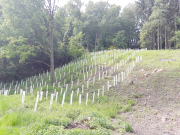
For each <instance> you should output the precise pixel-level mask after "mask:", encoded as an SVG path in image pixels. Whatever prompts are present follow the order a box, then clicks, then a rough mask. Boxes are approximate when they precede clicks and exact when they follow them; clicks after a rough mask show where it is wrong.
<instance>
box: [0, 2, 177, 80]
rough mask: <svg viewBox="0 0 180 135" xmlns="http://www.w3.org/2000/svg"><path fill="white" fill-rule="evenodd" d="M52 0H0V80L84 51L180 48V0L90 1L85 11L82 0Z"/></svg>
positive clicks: (35, 70) (40, 69)
mask: <svg viewBox="0 0 180 135" xmlns="http://www.w3.org/2000/svg"><path fill="white" fill-rule="evenodd" d="M50 1H51V2H52V5H51V2H50ZM54 2H57V0H0V82H6V81H11V80H18V79H22V78H25V77H28V76H31V75H34V74H38V73H42V72H43V71H47V70H49V69H50V67H51V65H52V61H53V62H54V66H55V68H56V67H58V66H62V65H63V64H65V63H67V62H69V61H71V60H73V59H76V58H78V57H80V56H81V55H82V54H83V53H85V52H89V51H99V50H105V49H114V48H122V49H126V48H139V47H140V46H141V47H146V48H148V49H170V48H178V47H180V18H179V17H180V1H179V0H137V1H136V2H135V3H134V4H130V5H128V6H127V7H125V8H124V9H123V11H122V10H121V7H120V6H117V5H111V4H109V3H108V2H97V3H94V2H91V1H90V2H89V3H88V4H87V5H86V8H85V10H82V6H83V3H82V2H81V0H69V2H68V3H67V4H66V5H65V6H63V7H58V5H57V4H55V6H54V5H53V3H54ZM48 3H49V6H48V5H47V4H48ZM59 3H60V2H59ZM52 9H53V10H52ZM52 32H53V34H52ZM52 39H53V40H52ZM52 44H53V47H54V48H53V51H51V49H52V48H51V47H52V46H51V45H52ZM52 52H53V55H54V60H53V59H50V57H51V56H52ZM51 58H52V57H51ZM51 69H52V68H51ZM52 76H53V75H52ZM52 78H53V77H52Z"/></svg>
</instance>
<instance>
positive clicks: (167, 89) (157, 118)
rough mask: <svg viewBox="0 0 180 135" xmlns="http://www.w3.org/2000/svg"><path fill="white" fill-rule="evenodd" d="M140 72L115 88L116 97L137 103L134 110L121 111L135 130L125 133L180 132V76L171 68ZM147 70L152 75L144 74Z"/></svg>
mask: <svg viewBox="0 0 180 135" xmlns="http://www.w3.org/2000/svg"><path fill="white" fill-rule="evenodd" d="M137 71H138V72H136V73H133V74H130V76H129V77H128V78H126V80H125V82H123V83H121V84H118V85H117V86H116V87H115V90H116V92H117V97H119V98H122V99H131V100H133V101H135V104H136V105H135V107H134V109H133V111H131V112H127V113H120V114H119V117H120V119H124V120H126V121H128V122H130V123H131V124H132V128H133V130H134V132H133V133H124V134H125V135H180V111H179V110H180V100H179V99H180V84H179V79H180V76H179V75H177V74H173V73H172V72H173V71H168V70H163V72H154V73H152V71H144V70H140V69H139V70H137ZM146 72H149V73H150V74H151V75H150V76H148V77H146V76H144V73H146ZM132 81H133V83H132Z"/></svg>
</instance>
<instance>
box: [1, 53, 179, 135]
mask: <svg viewBox="0 0 180 135" xmlns="http://www.w3.org/2000/svg"><path fill="white" fill-rule="evenodd" d="M133 52H134V51H128V52H127V51H124V50H123V51H117V50H114V51H110V52H108V51H107V52H100V53H96V54H89V55H86V56H83V57H82V58H80V59H81V60H80V61H74V62H71V64H67V65H65V66H63V67H61V68H59V69H56V78H57V79H56V80H58V81H57V83H56V84H55V87H52V86H50V85H49V86H48V92H49V96H48V98H45V92H46V90H47V84H49V83H50V81H49V73H44V74H42V75H37V76H35V77H31V78H27V79H26V80H24V81H23V80H22V81H21V82H14V83H12V84H14V85H12V84H11V85H12V86H11V88H12V89H11V94H13V93H14V89H15V87H19V89H20V88H22V89H23V90H25V89H26V84H27V89H28V91H29V89H30V86H31V85H34V91H33V95H30V94H26V97H25V104H24V105H21V98H22V96H21V95H8V96H2V95H0V134H7V135H8V134H9V135H10V134H25V135H26V134H62V135H63V134H73V135H75V134H88V135H90V134H92V135H94V134H97V135H98V134H99V135H100V134H103V135H106V134H107V135H108V134H112V133H113V130H118V129H120V130H123V131H126V132H132V131H133V129H132V126H131V123H129V122H127V121H126V120H121V119H120V122H119V123H118V124H116V125H114V124H113V123H112V122H111V120H112V119H116V118H117V116H118V115H119V114H120V113H121V112H123V113H127V112H129V111H134V108H135V107H134V106H135V102H134V101H133V100H134V99H135V100H138V99H140V98H142V97H143V96H145V95H144V93H141V92H140V93H139V92H137V90H138V88H139V86H136V81H135V84H133V85H132V86H128V85H127V81H128V79H129V78H128V77H127V79H125V82H123V83H120V85H118V86H119V87H111V88H110V91H107V81H110V85H112V83H113V76H114V75H116V74H117V73H119V72H122V71H125V70H126V68H127V66H130V65H131V64H132V62H133V61H135V58H136V57H137V56H140V55H142V57H143V61H142V62H140V63H136V67H135V71H133V72H132V75H131V76H134V75H136V77H137V76H138V77H142V76H143V73H146V71H148V72H150V73H151V72H153V71H154V69H163V71H166V72H163V71H162V72H160V73H158V75H154V74H151V77H149V78H147V79H146V80H145V81H146V83H144V82H145V81H143V82H142V83H141V82H140V84H142V86H143V87H145V88H149V89H151V90H154V89H157V88H161V87H164V88H166V87H167V88H169V84H167V83H166V82H167V80H168V79H169V78H170V79H171V80H172V82H174V83H176V82H175V81H176V80H177V78H179V77H180V74H179V68H180V64H179V63H180V60H179V58H178V57H180V56H179V50H173V51H172V50H163V51H139V52H136V53H134V57H128V56H130V55H132V54H133ZM95 56H96V57H95ZM84 58H85V59H86V60H84ZM114 58H115V59H114ZM127 58H129V61H128V62H127V65H125V66H122V67H121V68H119V69H118V70H116V72H115V73H113V74H112V75H109V74H108V75H107V76H105V79H103V80H102V79H101V80H100V81H99V80H98V78H99V76H98V75H94V72H95V67H97V71H98V70H99V69H98V67H99V65H102V64H104V63H106V64H107V69H108V72H109V70H110V68H111V67H115V65H116V63H120V61H121V60H125V59H126V60H127ZM91 59H92V61H95V62H94V63H93V64H94V65H93V66H94V68H93V69H91V70H92V72H93V76H92V77H90V70H89V68H90V66H92V61H91ZM112 59H114V60H113V61H112ZM164 59H168V61H164ZM76 63H77V65H76ZM95 65H96V66H95ZM86 68H87V70H88V72H89V78H93V77H94V76H95V77H96V81H95V85H93V84H92V82H93V79H91V80H90V81H89V89H87V84H86V82H87V79H86V81H85V82H84V75H83V74H82V72H83V69H84V71H86ZM76 69H77V70H76ZM142 69H143V70H144V71H143V72H142V71H141V70H142ZM69 70H70V71H71V72H70V73H69ZM73 70H75V72H74V73H73V72H72V71H73ZM80 70H81V73H80V72H77V71H80ZM64 72H65V74H66V76H64ZM60 75H61V78H60ZM162 77H163V78H162ZM71 78H72V80H73V81H74V82H73V84H74V87H73V88H72V89H71V88H70V83H71ZM77 79H79V85H78V86H77ZM36 80H37V81H36ZM42 80H43V81H42ZM64 80H65V84H69V85H68V90H67V92H66V98H65V103H64V106H63V107H62V105H61V102H62V95H60V91H61V88H63V91H64V90H65V89H66V85H65V86H64ZM37 82H38V86H40V85H42V83H43V85H42V91H43V92H44V93H43V100H42V101H39V102H38V107H37V111H36V112H33V109H34V105H35V101H36V95H37V94H36V93H37V91H40V90H41V87H36V86H37ZM45 82H46V85H44V83H45ZM58 82H60V87H59V86H58ZM40 83H41V84H40ZM152 84H153V85H152ZM15 85H16V86H15ZM82 85H84V93H82V91H81V90H82ZM7 86H10V84H8V85H7ZM102 86H105V91H104V92H105V96H104V97H103V96H100V97H99V98H98V97H97V92H98V89H100V93H101V92H102ZM124 86H126V87H127V86H128V87H132V88H133V90H135V92H131V89H129V88H126V89H125V92H127V93H128V95H127V96H126V97H123V96H122V95H120V94H119V93H118V92H119V91H121V89H122V88H123V87H124ZM78 88H79V94H82V104H81V105H79V102H78V101H79V97H78V96H77V89H78ZM55 89H56V91H57V92H59V96H58V99H57V102H56V101H55V100H54V101H53V105H52V108H51V110H50V109H49V104H50V94H51V93H53V92H54V91H55ZM72 90H73V91H74V96H73V105H70V94H71V91H72ZM94 92H96V96H95V101H94V103H93V102H92V95H93V93H94ZM169 92H173V90H170V89H169ZM86 93H89V98H88V105H86V104H85V101H86ZM121 93H123V91H121ZM131 93H133V95H132V94H131ZM165 93H166V92H164V93H163V92H162V94H163V95H164V94H165ZM131 95H132V96H131ZM162 97H163V98H165V97H164V96H162ZM73 123H78V124H79V125H81V126H82V127H80V128H78V127H74V128H70V127H69V126H71V125H72V124H73ZM84 127H85V128H84ZM120 130H119V132H121V131H120Z"/></svg>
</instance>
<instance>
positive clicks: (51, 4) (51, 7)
mask: <svg viewBox="0 0 180 135" xmlns="http://www.w3.org/2000/svg"><path fill="white" fill-rule="evenodd" d="M56 2H57V0H46V1H45V5H46V9H47V11H48V15H49V23H48V28H47V29H48V32H49V42H50V62H51V66H50V72H51V85H53V84H54V44H53V34H54V33H53V32H54V15H55V10H56Z"/></svg>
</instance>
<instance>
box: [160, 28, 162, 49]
mask: <svg viewBox="0 0 180 135" xmlns="http://www.w3.org/2000/svg"><path fill="white" fill-rule="evenodd" d="M159 30H160V34H159V36H160V43H159V44H160V50H162V27H161V25H160V29H159Z"/></svg>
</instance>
